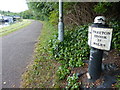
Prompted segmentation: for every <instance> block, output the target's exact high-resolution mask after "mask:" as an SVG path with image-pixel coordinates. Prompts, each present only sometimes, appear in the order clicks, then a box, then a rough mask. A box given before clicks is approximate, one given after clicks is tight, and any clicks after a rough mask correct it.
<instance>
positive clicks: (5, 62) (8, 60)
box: [0, 21, 42, 88]
mask: <svg viewBox="0 0 120 90" xmlns="http://www.w3.org/2000/svg"><path fill="white" fill-rule="evenodd" d="M41 28H42V24H41V23H40V22H38V21H33V22H32V24H30V25H29V26H27V27H25V28H23V29H20V30H18V31H15V32H13V33H10V34H8V35H6V36H3V37H2V38H0V40H1V39H2V42H0V50H2V52H0V54H1V53H2V88H19V86H20V81H21V75H22V73H23V72H24V71H25V69H26V66H27V65H28V64H29V63H30V62H31V61H32V59H33V57H32V54H33V51H34V46H35V43H36V42H37V39H38V36H39V35H40V30H41ZM1 43H2V44H1ZM1 45H2V46H1ZM0 66H1V65H0ZM0 75H1V73H0ZM0 80H1V78H0Z"/></svg>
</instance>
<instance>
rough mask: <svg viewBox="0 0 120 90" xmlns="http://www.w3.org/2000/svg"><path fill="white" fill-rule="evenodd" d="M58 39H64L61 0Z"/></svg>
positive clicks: (61, 3) (60, 4)
mask: <svg viewBox="0 0 120 90" xmlns="http://www.w3.org/2000/svg"><path fill="white" fill-rule="evenodd" d="M58 40H59V41H60V42H62V41H63V40H64V23H63V2H62V0H59V23H58Z"/></svg>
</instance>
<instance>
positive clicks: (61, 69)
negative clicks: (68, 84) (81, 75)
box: [57, 65, 70, 79]
mask: <svg viewBox="0 0 120 90" xmlns="http://www.w3.org/2000/svg"><path fill="white" fill-rule="evenodd" d="M69 73H70V70H69V69H67V67H66V66H63V65H62V66H60V67H59V68H58V70H57V75H58V76H59V79H64V78H65V76H66V75H67V74H69Z"/></svg>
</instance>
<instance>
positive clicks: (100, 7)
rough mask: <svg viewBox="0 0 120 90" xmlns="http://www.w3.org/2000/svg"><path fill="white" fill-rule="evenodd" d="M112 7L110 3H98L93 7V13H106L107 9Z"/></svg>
mask: <svg viewBox="0 0 120 90" xmlns="http://www.w3.org/2000/svg"><path fill="white" fill-rule="evenodd" d="M110 6H112V3H111V2H99V3H98V4H97V5H95V6H94V11H95V12H97V13H100V14H103V13H106V12H107V10H108V7H110Z"/></svg>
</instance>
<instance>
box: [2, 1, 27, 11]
mask: <svg viewBox="0 0 120 90" xmlns="http://www.w3.org/2000/svg"><path fill="white" fill-rule="evenodd" d="M0 10H3V11H11V12H21V11H25V10H28V7H27V4H26V1H25V0H0Z"/></svg>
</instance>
